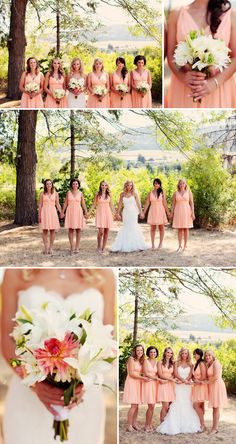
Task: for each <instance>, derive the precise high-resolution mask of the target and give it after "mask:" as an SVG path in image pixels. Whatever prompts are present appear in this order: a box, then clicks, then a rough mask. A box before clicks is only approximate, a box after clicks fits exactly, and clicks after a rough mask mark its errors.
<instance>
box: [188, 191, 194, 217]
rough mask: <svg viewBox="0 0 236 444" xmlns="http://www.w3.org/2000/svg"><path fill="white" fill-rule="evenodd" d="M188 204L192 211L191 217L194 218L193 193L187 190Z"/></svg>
mask: <svg viewBox="0 0 236 444" xmlns="http://www.w3.org/2000/svg"><path fill="white" fill-rule="evenodd" d="M189 205H190V208H191V212H192V219H193V220H195V214H194V202H193V195H192V193H191V191H190V192H189Z"/></svg>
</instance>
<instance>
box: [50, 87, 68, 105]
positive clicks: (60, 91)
mask: <svg viewBox="0 0 236 444" xmlns="http://www.w3.org/2000/svg"><path fill="white" fill-rule="evenodd" d="M53 94H54V97H55V99H56V103H57V104H58V105H59V103H60V100H61V99H63V97H64V96H65V94H66V92H65V90H64V89H63V88H56V89H54V91H53Z"/></svg>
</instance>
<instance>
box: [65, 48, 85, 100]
mask: <svg viewBox="0 0 236 444" xmlns="http://www.w3.org/2000/svg"><path fill="white" fill-rule="evenodd" d="M67 88H68V90H69V93H68V107H69V108H85V107H86V101H85V89H86V75H85V74H84V67H83V63H82V61H81V60H80V59H79V58H78V57H77V58H76V59H73V60H72V62H71V65H70V73H69V74H68V76H67Z"/></svg>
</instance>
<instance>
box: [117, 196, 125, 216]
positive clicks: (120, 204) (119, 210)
mask: <svg viewBox="0 0 236 444" xmlns="http://www.w3.org/2000/svg"><path fill="white" fill-rule="evenodd" d="M123 196H124V194H123V193H121V194H120V199H119V203H118V209H117V216H119V217H121V210H122V207H123Z"/></svg>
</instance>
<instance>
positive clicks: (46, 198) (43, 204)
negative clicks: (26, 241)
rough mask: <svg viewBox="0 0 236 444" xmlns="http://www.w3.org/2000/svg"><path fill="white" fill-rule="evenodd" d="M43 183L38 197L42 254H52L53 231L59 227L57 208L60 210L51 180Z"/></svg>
mask: <svg viewBox="0 0 236 444" xmlns="http://www.w3.org/2000/svg"><path fill="white" fill-rule="evenodd" d="M43 185H44V189H43V192H42V193H41V194H40V199H39V224H40V225H41V228H42V233H43V244H44V254H52V248H53V244H54V240H55V231H57V230H59V229H60V223H59V219H58V215H57V210H58V211H59V212H61V206H60V203H59V197H58V193H57V192H56V190H55V188H54V185H53V182H52V180H51V179H46V180H45V181H44V184H43ZM56 208H57V210H56ZM48 236H49V238H48Z"/></svg>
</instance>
